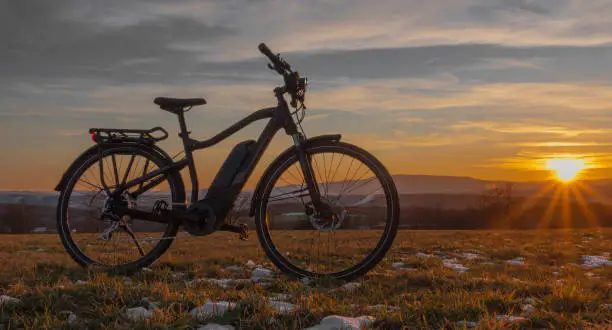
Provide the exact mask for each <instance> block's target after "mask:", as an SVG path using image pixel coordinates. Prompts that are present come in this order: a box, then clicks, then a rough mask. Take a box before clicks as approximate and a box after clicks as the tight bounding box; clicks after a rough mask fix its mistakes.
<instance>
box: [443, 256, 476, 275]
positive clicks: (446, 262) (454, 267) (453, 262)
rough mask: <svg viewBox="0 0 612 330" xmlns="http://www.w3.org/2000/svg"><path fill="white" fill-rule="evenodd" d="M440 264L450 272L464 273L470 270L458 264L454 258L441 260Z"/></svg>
mask: <svg viewBox="0 0 612 330" xmlns="http://www.w3.org/2000/svg"><path fill="white" fill-rule="evenodd" d="M442 264H443V265H444V267H446V268H451V269H452V270H454V271H456V272H457V273H460V274H461V273H465V272H467V271H468V270H470V269H469V268H467V267H465V266H464V265H462V264H460V263H459V261H458V260H457V259H455V258H453V259H442Z"/></svg>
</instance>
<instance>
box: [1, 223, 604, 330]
mask: <svg viewBox="0 0 612 330" xmlns="http://www.w3.org/2000/svg"><path fill="white" fill-rule="evenodd" d="M610 252H612V230H610V229H606V230H592V231H576V230H573V231H569V230H567V231H565V230H549V231H527V230H524V231H400V232H399V233H398V236H397V238H396V240H395V244H394V247H393V249H392V251H390V252H389V254H388V255H387V257H386V258H385V260H384V261H383V262H382V263H381V264H379V266H378V267H376V268H375V269H374V270H373V271H371V272H370V273H368V274H367V275H366V276H364V277H363V278H361V279H359V280H357V281H355V282H356V283H350V284H347V283H340V282H335V283H330V282H321V283H303V282H302V281H299V280H293V279H289V278H286V277H284V276H281V274H278V271H277V269H276V268H275V267H274V266H273V265H272V264H270V263H269V262H268V261H267V260H266V259H265V258H264V253H263V250H262V249H261V247H260V245H259V242H258V241H257V239H256V237H254V236H251V239H250V240H249V241H247V242H244V241H240V240H238V237H237V235H235V234H231V233H215V234H213V235H211V236H208V237H200V238H187V239H180V240H178V241H176V242H175V243H174V244H173V245H172V247H171V248H170V250H169V251H168V252H167V253H166V254H165V255H164V256H163V257H162V258H161V259H160V260H159V261H158V262H157V263H155V264H154V265H152V266H151V267H150V268H148V269H145V270H143V271H141V272H139V273H137V274H134V275H132V276H129V277H125V276H114V275H110V274H106V273H99V272H98V273H96V272H87V271H85V270H84V269H82V268H80V267H79V266H77V265H76V263H74V261H72V259H70V257H69V256H68V254H67V253H66V252H65V250H64V248H63V246H62V245H61V243H60V241H59V238H58V237H57V236H56V235H47V234H36V235H3V236H0V263H1V266H0V295H3V296H6V297H4V299H5V302H4V303H2V302H0V324H3V325H4V327H5V328H6V329H13V328H25V329H41V328H70V327H73V328H89V329H109V328H110V329H139V328H141V329H145V328H154V329H164V328H171V329H176V328H183V329H189V328H198V327H199V326H202V325H204V324H207V323H217V324H224V325H233V326H234V327H235V328H237V329H238V328H245V329H302V328H307V327H310V326H314V325H316V324H318V323H319V322H320V321H321V320H322V319H323V318H324V317H326V316H328V315H340V316H347V317H358V316H372V317H373V319H374V322H370V323H368V325H367V327H368V328H371V329H402V328H411V329H412V328H418V329H423V328H432V329H439V328H463V327H476V328H526V329H531V328H557V329H561V328H584V327H586V328H601V329H604V328H611V327H612V305H611V304H612V262H610V261H609V260H610V259H611V258H610ZM249 260H250V261H251V262H249ZM257 265H261V266H262V267H264V268H267V269H270V270H272V271H273V274H272V275H273V276H274V278H273V279H270V280H267V281H266V280H264V281H263V282H259V283H255V282H253V281H251V277H252V275H253V272H254V269H255V268H256V267H257ZM264 273H265V272H264ZM264 277H266V274H264ZM204 278H217V279H221V278H233V279H249V280H245V281H236V282H234V283H229V284H228V287H223V286H222V284H224V283H213V282H210V281H206V280H203V279H204ZM198 279H199V281H198ZM7 297H13V298H16V299H19V301H15V300H10V299H9V298H7ZM270 299H276V300H277V301H283V302H287V303H288V304H283V303H278V302H277V303H274V302H270ZM207 301H209V302H219V301H228V302H233V303H236V305H232V306H233V308H230V309H229V310H228V311H227V312H226V313H224V314H222V315H210V316H205V317H204V318H197V317H195V316H194V315H193V310H194V308H196V307H198V306H202V305H205V303H206V302H207ZM279 306H280V307H283V306H285V308H288V309H289V310H287V309H285V310H282V309H281V310H279ZM136 307H143V308H142V309H140V310H132V308H136ZM293 308H295V310H292V309H293ZM134 311H136V312H141V313H144V314H146V317H145V318H144V319H143V320H140V321H138V320H131V319H130V317H129V316H130V315H133V313H134ZM190 311H191V312H192V313H191V314H190ZM511 316H515V317H516V318H511ZM520 317H522V318H520ZM0 328H2V325H0Z"/></svg>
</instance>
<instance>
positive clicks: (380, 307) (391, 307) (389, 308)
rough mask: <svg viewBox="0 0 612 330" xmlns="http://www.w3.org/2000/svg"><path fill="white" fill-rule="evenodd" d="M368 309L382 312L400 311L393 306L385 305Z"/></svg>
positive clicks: (368, 308)
mask: <svg viewBox="0 0 612 330" xmlns="http://www.w3.org/2000/svg"><path fill="white" fill-rule="evenodd" d="M366 308H367V310H369V311H373V310H378V309H382V310H386V311H392V312H398V311H399V310H400V308H399V307H396V306H392V305H383V304H377V305H372V306H368V307H366Z"/></svg>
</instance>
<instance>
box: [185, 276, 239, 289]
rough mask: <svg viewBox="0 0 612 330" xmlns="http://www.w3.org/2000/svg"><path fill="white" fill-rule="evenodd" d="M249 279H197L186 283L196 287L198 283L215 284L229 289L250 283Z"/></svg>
mask: <svg viewBox="0 0 612 330" xmlns="http://www.w3.org/2000/svg"><path fill="white" fill-rule="evenodd" d="M249 282H250V280H248V279H232V278H221V279H218V278H196V279H193V280H189V281H185V284H186V285H194V284H198V283H213V284H216V285H218V286H220V287H222V288H229V287H231V286H233V285H236V284H238V283H249Z"/></svg>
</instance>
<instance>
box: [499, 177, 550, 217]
mask: <svg viewBox="0 0 612 330" xmlns="http://www.w3.org/2000/svg"><path fill="white" fill-rule="evenodd" d="M553 188H554V185H553V184H548V185H546V186H544V187H542V188H541V189H540V190H539V191H538V192H537V193H535V194H534V195H531V196H529V197H528V198H527V199H526V200H525V201H523V202H522V203H521V204H520V205H519V207H517V208H514V209H513V210H512V211H511V213H510V215H509V216H508V217H507V218H506V219H507V220H506V221H507V222H510V221H513V220H517V219H519V218H520V217H521V216H522V215H523V213H525V211H526V210H528V209H530V208H532V207H533V206H534V205H535V204H536V203H537V202H538V201H539V200H540V199H541V198H542V197H543V196H544V195H546V194H548V193H549V192H550V191H551V190H552V189H553Z"/></svg>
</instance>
